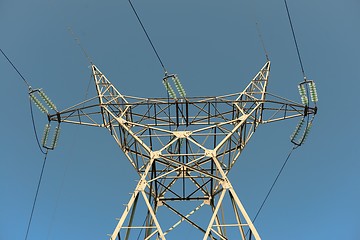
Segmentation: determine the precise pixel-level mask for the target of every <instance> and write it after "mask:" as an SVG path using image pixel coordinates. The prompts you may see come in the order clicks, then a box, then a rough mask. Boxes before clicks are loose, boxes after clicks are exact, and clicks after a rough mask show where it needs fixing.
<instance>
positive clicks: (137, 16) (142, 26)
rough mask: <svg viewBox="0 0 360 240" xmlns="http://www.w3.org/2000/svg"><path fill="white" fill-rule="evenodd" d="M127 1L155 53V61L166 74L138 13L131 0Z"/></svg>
mask: <svg viewBox="0 0 360 240" xmlns="http://www.w3.org/2000/svg"><path fill="white" fill-rule="evenodd" d="M128 1H129V4H130V6H131V8H132V10H133V11H134V13H135V16H136V18H137V20H138V21H139V23H140V25H141V28H142V29H143V31H144V33H145V35H146V37H147V39H148V41H149V43H150V45H151V47H152V49H153V50H154V53H155V55H156V57H157V59H158V60H159V63H160V65H161V67H162V68H163V69H164V72H165V73H167V71H166V68H165V65H164V63H163V61H162V60H161V58H160V56H159V54H158V52H157V51H156V48H155V46H154V44H153V42H152V41H151V39H150V36H149V34H148V33H147V31H146V29H145V27H144V25H143V23H142V21H141V19H140V17H139V15H138V13H137V12H136V10H135V7H134V5H133V4H132V3H131V0H128Z"/></svg>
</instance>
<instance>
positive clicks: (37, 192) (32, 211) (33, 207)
mask: <svg viewBox="0 0 360 240" xmlns="http://www.w3.org/2000/svg"><path fill="white" fill-rule="evenodd" d="M47 155H48V150H46V153H45V157H44V162H43V165H42V168H41V173H40V177H39V182H38V185H37V188H36V193H35V198H34V202H33V206H32V209H31V214H30V219H29V223H28V226H27V230H26V235H25V240H26V239H27V237H28V235H29V230H30V225H31V220H32V217H33V215H34V209H35V205H36V200H37V197H38V194H39V189H40V184H41V180H42V176H43V173H44V168H45V163H46V159H47Z"/></svg>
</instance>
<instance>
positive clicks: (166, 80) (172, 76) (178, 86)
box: [163, 73, 186, 99]
mask: <svg viewBox="0 0 360 240" xmlns="http://www.w3.org/2000/svg"><path fill="white" fill-rule="evenodd" d="M169 79H172V81H173V84H174V85H175V88H176V90H177V92H178V93H179V95H180V98H186V92H185V89H184V87H183V86H182V84H181V82H180V79H179V78H178V76H177V75H176V74H170V75H169V74H167V73H165V77H164V78H163V84H164V86H165V89H166V91H167V92H168V93H169V95H170V97H171V98H173V99H177V95H176V93H175V91H174V89H173V87H172V86H171V84H170V82H169Z"/></svg>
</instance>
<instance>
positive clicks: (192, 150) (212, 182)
mask: <svg viewBox="0 0 360 240" xmlns="http://www.w3.org/2000/svg"><path fill="white" fill-rule="evenodd" d="M91 69H92V75H93V78H94V81H95V85H96V90H97V96H96V97H94V98H91V99H89V100H86V101H84V102H81V103H79V104H77V105H75V106H72V107H70V108H68V109H65V110H63V111H60V112H56V113H54V114H49V120H50V121H55V122H58V123H59V124H60V123H61V122H65V123H73V124H80V125H88V126H96V127H103V128H107V129H108V130H109V132H110V134H111V135H112V136H113V138H114V139H115V141H116V143H117V144H118V145H119V147H120V148H121V149H122V151H123V152H124V154H125V156H126V157H127V159H128V160H129V162H130V164H131V165H132V166H133V167H134V169H135V170H136V171H137V173H138V175H139V181H138V183H137V185H136V188H135V190H134V192H133V193H132V195H131V197H130V200H129V202H128V203H127V204H126V206H125V210H124V211H123V214H122V215H121V217H120V218H119V219H118V223H117V225H116V227H115V230H114V231H113V233H112V234H111V237H110V239H111V240H115V239H117V240H120V239H131V240H132V239H172V236H174V235H172V234H173V232H175V230H176V229H178V228H180V226H183V225H184V224H185V223H188V224H190V225H191V226H192V227H194V229H196V231H195V232H197V233H198V234H199V235H198V236H199V237H197V236H195V237H194V238H193V239H200V238H202V239H203V240H207V239H243V240H244V239H251V238H252V239H256V240H259V239H260V236H259V234H258V232H257V231H256V229H255V227H254V225H253V223H252V221H251V219H250V218H249V216H248V215H247V213H246V211H245V209H244V207H243V205H242V203H241V201H240V199H239V197H238V195H237V194H236V191H235V189H234V188H233V187H232V185H231V182H230V180H229V178H228V173H229V171H230V170H231V168H232V167H233V166H234V164H235V162H236V161H237V159H238V158H239V156H240V154H241V152H242V151H243V149H244V148H245V146H246V144H247V143H248V141H249V140H250V138H251V137H252V136H253V134H254V132H255V130H256V129H257V127H258V126H259V125H260V124H266V123H270V122H275V121H281V120H285V119H290V118H296V117H300V118H301V119H302V120H301V121H302V122H304V119H305V118H306V117H307V118H308V117H309V116H310V115H312V116H314V115H315V114H316V107H309V106H308V105H307V104H299V103H296V102H294V101H290V100H287V99H285V98H282V97H278V96H276V95H274V94H271V93H268V92H267V91H266V89H267V84H268V77H269V73H270V61H268V62H266V64H265V65H264V66H263V67H262V68H261V70H260V71H259V72H258V73H257V74H256V76H255V77H254V78H253V79H252V80H251V81H250V83H249V84H248V85H247V87H246V88H245V90H244V91H242V92H239V93H235V94H229V95H224V96H216V97H186V98H175V99H172V98H139V97H132V96H125V95H122V94H121V93H120V92H119V91H118V90H117V89H116V88H115V87H114V86H113V84H112V83H111V82H110V81H109V80H108V79H107V78H106V77H105V75H104V74H103V73H101V72H100V70H99V69H98V68H97V67H96V66H95V65H92V66H91ZM310 121H312V120H310ZM298 132H299V131H298ZM296 134H298V133H296ZM305 134H306V133H304V135H305ZM199 216H200V217H199ZM247 231H249V234H248V235H247V234H246V233H247ZM200 236H201V237H200Z"/></svg>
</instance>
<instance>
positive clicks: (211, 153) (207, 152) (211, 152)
mask: <svg viewBox="0 0 360 240" xmlns="http://www.w3.org/2000/svg"><path fill="white" fill-rule="evenodd" d="M205 156H206V157H211V158H215V157H216V151H215V150H210V149H206V150H205Z"/></svg>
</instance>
